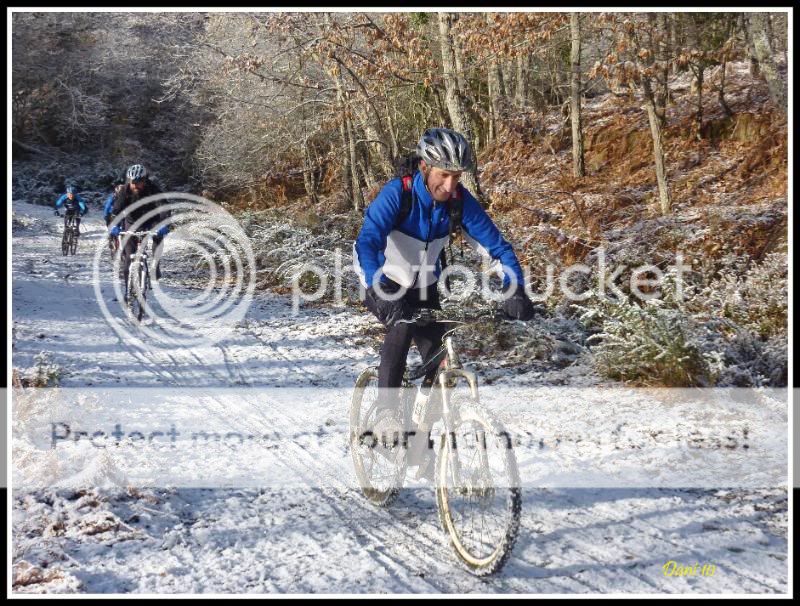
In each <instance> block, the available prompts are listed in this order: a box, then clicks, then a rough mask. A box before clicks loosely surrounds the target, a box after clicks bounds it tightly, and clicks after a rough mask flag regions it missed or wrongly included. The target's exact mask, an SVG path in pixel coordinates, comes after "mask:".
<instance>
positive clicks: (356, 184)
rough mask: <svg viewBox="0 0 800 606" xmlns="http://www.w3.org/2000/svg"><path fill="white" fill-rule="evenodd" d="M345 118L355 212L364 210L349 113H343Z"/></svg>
mask: <svg viewBox="0 0 800 606" xmlns="http://www.w3.org/2000/svg"><path fill="white" fill-rule="evenodd" d="M345 117H346V119H347V138H348V151H349V152H350V166H351V167H352V169H351V171H350V177H351V179H352V187H353V208H354V209H355V210H361V209H362V208H364V196H363V195H362V194H361V181H360V180H359V178H358V171H357V170H356V166H357V165H358V154H357V152H356V137H355V129H354V128H353V120H352V119H351V118H350V115H349V112H345Z"/></svg>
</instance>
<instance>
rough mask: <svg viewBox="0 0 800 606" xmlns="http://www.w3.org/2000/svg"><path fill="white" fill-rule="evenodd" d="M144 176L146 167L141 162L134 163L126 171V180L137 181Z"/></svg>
mask: <svg viewBox="0 0 800 606" xmlns="http://www.w3.org/2000/svg"><path fill="white" fill-rule="evenodd" d="M146 176H147V169H145V167H144V166H142V165H141V164H134V165H133V166H131V167H130V168H128V172H127V173H126V177H127V178H128V181H138V180H139V179H144V178H145V177H146Z"/></svg>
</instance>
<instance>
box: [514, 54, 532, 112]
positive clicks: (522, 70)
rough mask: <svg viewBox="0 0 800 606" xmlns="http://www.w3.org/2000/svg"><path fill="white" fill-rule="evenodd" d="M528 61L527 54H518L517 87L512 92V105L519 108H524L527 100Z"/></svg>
mask: <svg viewBox="0 0 800 606" xmlns="http://www.w3.org/2000/svg"><path fill="white" fill-rule="evenodd" d="M528 59H529V55H527V54H519V55H517V59H516V67H517V78H516V81H517V86H516V89H515V91H514V93H515V94H514V104H515V105H516V106H517V107H520V108H522V107H525V102H526V101H527V99H528Z"/></svg>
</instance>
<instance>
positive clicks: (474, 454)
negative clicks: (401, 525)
mask: <svg viewBox="0 0 800 606" xmlns="http://www.w3.org/2000/svg"><path fill="white" fill-rule="evenodd" d="M482 319H485V318H477V319H473V320H471V321H467V322H465V321H455V320H447V319H439V320H436V319H435V318H434V317H433V314H432V313H431V312H430V311H429V310H421V311H420V312H418V313H417V314H416V315H415V317H414V318H412V319H411V320H407V322H413V323H416V324H417V325H418V326H424V325H425V324H426V323H428V322H432V321H437V322H445V323H448V324H454V327H453V328H452V329H450V330H447V331H446V332H445V333H444V336H443V339H442V343H443V345H442V347H441V349H440V350H439V351H438V352H437V353H435V354H434V355H433V356H431V358H430V360H429V361H428V362H426V363H424V364H422V365H421V366H419V367H418V368H416V369H407V370H406V373H405V377H404V379H403V388H402V389H401V390H400V395H399V399H400V403H401V405H400V408H401V410H402V415H403V417H404V428H405V429H406V430H405V431H403V432H402V435H399V434H398V432H395V433H394V434H393V435H378V434H379V433H380V432H377V431H374V430H375V429H376V420H377V419H376V408H377V405H378V400H379V397H380V394H379V392H378V387H377V386H378V368H377V367H376V366H372V367H370V368H367V369H366V370H364V371H363V372H362V373H361V374H360V375H359V377H358V379H357V380H356V385H355V390H354V393H353V397H352V400H351V405H350V451H351V454H352V457H353V463H354V467H355V471H356V476H357V478H358V480H359V483H360V486H361V490H362V492H363V493H364V495H365V496H366V498H367V499H368V500H369V501H371V502H372V503H373V504H375V505H378V506H387V505H389V504H390V503H391V502H392V501H393V500H394V499H395V498H396V497H397V495H398V493H399V490H400V488H402V486H403V483H404V481H405V479H406V476H407V473H408V471H409V468H413V467H417V475H416V477H417V478H420V477H422V476H423V475H424V472H425V471H426V468H428V466H429V465H431V464H433V477H434V480H435V490H436V505H437V509H438V513H439V521H440V523H441V525H442V527H443V529H444V531H445V532H446V533H447V534H448V535H449V538H450V544H451V547H452V548H453V550H454V552H455V555H456V556H457V558H458V560H459V561H460V562H461V563H462V564H464V565H466V567H467V568H468V569H469V570H470V571H471V572H472V573H473V574H476V575H478V576H484V575H488V574H492V573H495V572H497V571H499V570H500V569H501V568H502V567H503V565H504V564H505V562H506V561H507V560H508V558H509V557H510V555H511V551H512V549H513V547H514V543H515V542H516V539H517V534H518V532H519V524H520V512H521V507H522V491H521V486H520V481H519V471H518V469H517V461H516V456H515V454H514V451H513V449H512V440H511V438H510V436H509V434H508V432H506V431H505V429H504V428H503V426H502V424H501V423H500V422H499V421H498V420H497V419H496V418H494V417H493V416H492V415H491V414H490V413H489V412H488V411H487V410H485V409H484V408H482V407H481V405H480V403H479V398H478V382H477V377H476V375H475V373H474V372H471V371H470V370H467V369H465V368H464V367H463V365H462V364H461V361H460V359H459V357H458V351H457V348H456V344H455V339H454V333H455V332H456V331H457V330H458V329H459V328H461V327H463V326H466V325H468V324H471V323H473V321H477V320H482ZM432 372H433V373H435V374H434V378H433V382H432V383H431V384H430V390H429V391H428V390H426V387H425V385H426V381H423V384H422V386H420V387H417V388H416V389H414V387H415V385H414V383H413V382H414V381H416V380H418V379H421V378H423V377H426V376H430V374H431V373H432ZM459 383H461V387H464V386H465V387H466V392H464V390H463V389H462V390H459V389H458V388H459ZM377 421H378V423H380V421H379V420H377ZM436 427H438V428H439V429H440V432H439V433H438V435H436V434H435V432H434V429H435V428H436ZM428 469H429V468H428Z"/></svg>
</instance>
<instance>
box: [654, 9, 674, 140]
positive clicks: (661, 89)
mask: <svg viewBox="0 0 800 606" xmlns="http://www.w3.org/2000/svg"><path fill="white" fill-rule="evenodd" d="M651 24H652V26H653V27H654V28H655V32H656V33H658V30H659V29H660V30H661V33H662V34H663V38H662V40H660V41H658V42H656V43H654V44H653V47H654V48H652V49H651V50H652V52H653V53H654V56H655V57H656V59H657V60H658V61H660V62H661V65H662V67H661V69H660V70H658V71H657V72H656V97H655V103H656V112H657V113H658V118H659V120H661V126H662V127H663V126H666V124H667V103H668V102H669V61H668V60H667V59H668V57H669V56H670V48H669V36H668V35H667V31H668V29H669V15H668V14H667V13H660V19H658V22H656V19H653V20H652V21H651Z"/></svg>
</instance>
